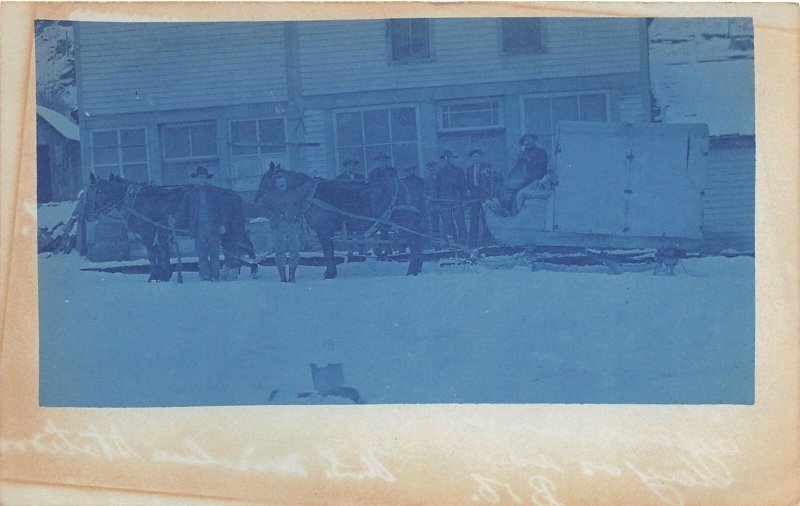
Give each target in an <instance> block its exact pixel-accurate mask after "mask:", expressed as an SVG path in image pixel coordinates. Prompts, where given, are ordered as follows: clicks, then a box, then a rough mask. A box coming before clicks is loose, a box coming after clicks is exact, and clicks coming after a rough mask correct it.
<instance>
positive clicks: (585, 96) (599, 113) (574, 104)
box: [523, 93, 608, 160]
mask: <svg viewBox="0 0 800 506" xmlns="http://www.w3.org/2000/svg"><path fill="white" fill-rule="evenodd" d="M523 113H524V116H523V118H524V122H525V124H524V127H525V131H526V132H528V133H532V134H536V135H538V136H539V146H541V147H542V148H543V149H544V150H545V151H547V155H548V156H549V157H550V159H551V160H553V154H554V153H555V142H556V133H557V132H556V130H557V128H558V122H559V121H608V96H607V94H606V93H581V94H570V95H552V96H533V97H524V98H523Z"/></svg>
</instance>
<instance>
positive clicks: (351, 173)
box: [336, 158, 364, 181]
mask: <svg viewBox="0 0 800 506" xmlns="http://www.w3.org/2000/svg"><path fill="white" fill-rule="evenodd" d="M360 165H361V162H360V161H358V160H356V159H355V158H350V159H348V160H345V161H344V163H343V164H342V166H343V167H344V171H343V172H342V173H341V174H339V175H338V176H336V179H340V180H343V181H363V180H364V172H363V171H362V170H361V167H360Z"/></svg>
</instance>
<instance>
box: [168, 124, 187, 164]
mask: <svg viewBox="0 0 800 506" xmlns="http://www.w3.org/2000/svg"><path fill="white" fill-rule="evenodd" d="M190 155H191V153H190V152H189V127H170V128H165V129H164V156H165V157H166V158H188V157H189V156H190Z"/></svg>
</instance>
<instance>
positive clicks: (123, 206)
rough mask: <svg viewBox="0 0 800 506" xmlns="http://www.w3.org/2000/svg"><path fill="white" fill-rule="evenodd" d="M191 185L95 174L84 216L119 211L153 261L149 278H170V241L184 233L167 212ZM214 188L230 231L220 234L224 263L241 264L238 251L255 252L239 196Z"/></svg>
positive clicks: (173, 210) (91, 217)
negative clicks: (223, 209)
mask: <svg viewBox="0 0 800 506" xmlns="http://www.w3.org/2000/svg"><path fill="white" fill-rule="evenodd" d="M187 189H188V187H187V186H155V185H150V184H146V183H137V182H133V181H128V180H126V179H124V178H122V177H119V176H115V175H114V174H111V175H109V176H108V179H100V178H97V177H96V176H95V175H94V174H91V176H90V184H89V187H88V188H87V190H86V193H85V197H84V199H85V201H84V216H85V218H86V220H87V221H93V220H96V219H97V217H98V216H99V215H101V214H104V213H108V212H111V211H116V212H118V213H119V214H120V215H121V216H122V218H123V220H124V221H125V224H126V227H127V229H128V230H129V231H131V232H133V233H134V235H135V236H136V237H137V238H138V240H139V241H140V242H141V243H142V244H143V245H144V247H145V248H146V249H147V257H148V260H149V261H150V277H149V278H148V280H147V281H148V282H150V281H169V280H170V278H171V277H172V265H171V264H170V256H171V255H170V242H172V240H173V236H174V235H175V234H179V233H183V234H185V233H186V231H184V230H181V229H180V228H173V227H172V226H170V220H169V217H170V216H174V215H175V214H176V212H177V210H178V208H179V207H180V204H181V201H182V200H183V197H184V195H185V193H186V191H187ZM215 191H217V192H219V194H218V196H219V198H220V202H221V203H222V205H223V207H224V208H225V212H224V213H223V214H224V215H225V216H226V223H225V228H226V231H225V234H223V235H222V236H221V237H220V243H221V245H222V250H223V252H224V254H225V262H224V265H225V267H226V268H229V269H230V268H231V267H238V265H239V264H238V262H237V261H236V259H237V258H238V257H239V256H240V255H248V256H250V257H251V258H255V252H254V251H253V249H252V243H250V241H249V238H248V237H247V233H246V228H245V223H244V211H243V206H242V201H241V198H240V197H239V195H238V194H237V193H235V192H233V191H231V190H225V189H222V188H216V189H215ZM182 225H183V226H185V224H181V223H176V224H175V227H180V226H182ZM176 247H177V245H176ZM179 281H180V279H179Z"/></svg>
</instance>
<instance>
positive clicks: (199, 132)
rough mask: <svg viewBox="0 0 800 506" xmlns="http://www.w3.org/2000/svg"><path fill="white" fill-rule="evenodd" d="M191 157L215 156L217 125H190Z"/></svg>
mask: <svg viewBox="0 0 800 506" xmlns="http://www.w3.org/2000/svg"><path fill="white" fill-rule="evenodd" d="M190 130H191V134H192V156H214V155H216V154H217V125H216V124H215V123H209V124H205V125H192V126H191V128H190Z"/></svg>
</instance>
